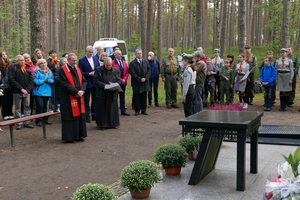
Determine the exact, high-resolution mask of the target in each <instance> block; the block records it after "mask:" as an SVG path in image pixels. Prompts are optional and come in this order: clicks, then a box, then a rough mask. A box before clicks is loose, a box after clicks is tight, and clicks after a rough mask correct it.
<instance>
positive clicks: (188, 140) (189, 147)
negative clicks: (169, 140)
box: [177, 133, 202, 153]
mask: <svg viewBox="0 0 300 200" xmlns="http://www.w3.org/2000/svg"><path fill="white" fill-rule="evenodd" d="M201 141H202V134H199V135H198V136H196V137H194V136H193V134H192V133H188V134H186V135H185V136H182V135H180V136H179V138H178V140H177V144H179V145H180V146H182V147H184V148H185V149H186V152H187V153H192V152H193V151H194V149H195V147H198V145H200V144H201Z"/></svg>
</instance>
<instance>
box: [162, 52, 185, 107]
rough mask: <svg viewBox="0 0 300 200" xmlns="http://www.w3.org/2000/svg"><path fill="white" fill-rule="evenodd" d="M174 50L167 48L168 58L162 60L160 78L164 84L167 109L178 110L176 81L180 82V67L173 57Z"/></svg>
mask: <svg viewBox="0 0 300 200" xmlns="http://www.w3.org/2000/svg"><path fill="white" fill-rule="evenodd" d="M174 53H175V51H174V49H172V48H169V50H168V54H169V55H168V57H164V58H163V60H162V69H161V78H162V81H163V82H164V83H165V90H166V106H167V108H171V107H174V108H179V107H178V106H177V105H176V102H177V81H179V80H180V76H181V75H180V70H181V68H180V66H179V62H178V59H177V57H175V56H174Z"/></svg>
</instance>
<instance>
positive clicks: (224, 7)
mask: <svg viewBox="0 0 300 200" xmlns="http://www.w3.org/2000/svg"><path fill="white" fill-rule="evenodd" d="M221 5H222V7H221V8H222V10H223V11H222V13H223V16H222V19H223V20H222V30H221V33H222V34H221V35H222V37H221V41H220V47H221V57H222V58H225V54H226V35H227V32H226V19H227V0H223V1H222V4H221Z"/></svg>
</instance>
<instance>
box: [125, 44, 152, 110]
mask: <svg viewBox="0 0 300 200" xmlns="http://www.w3.org/2000/svg"><path fill="white" fill-rule="evenodd" d="M142 56H143V54H142V50H141V49H137V50H136V51H135V57H136V58H135V59H133V60H132V61H131V62H130V64H129V73H130V75H131V86H132V90H133V92H132V93H133V96H132V107H133V109H134V110H135V114H134V115H135V116H138V115H139V113H140V111H142V114H143V115H148V113H147V112H146V109H147V92H149V91H150V85H149V78H150V73H151V72H150V66H149V63H148V61H147V60H146V59H144V58H142Z"/></svg>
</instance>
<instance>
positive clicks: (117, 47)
mask: <svg viewBox="0 0 300 200" xmlns="http://www.w3.org/2000/svg"><path fill="white" fill-rule="evenodd" d="M117 50H120V47H119V46H114V47H113V54H112V55H110V56H109V57H110V58H111V60H114V59H115V58H116V57H115V51H117ZM122 60H124V61H125V58H124V56H122Z"/></svg>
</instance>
